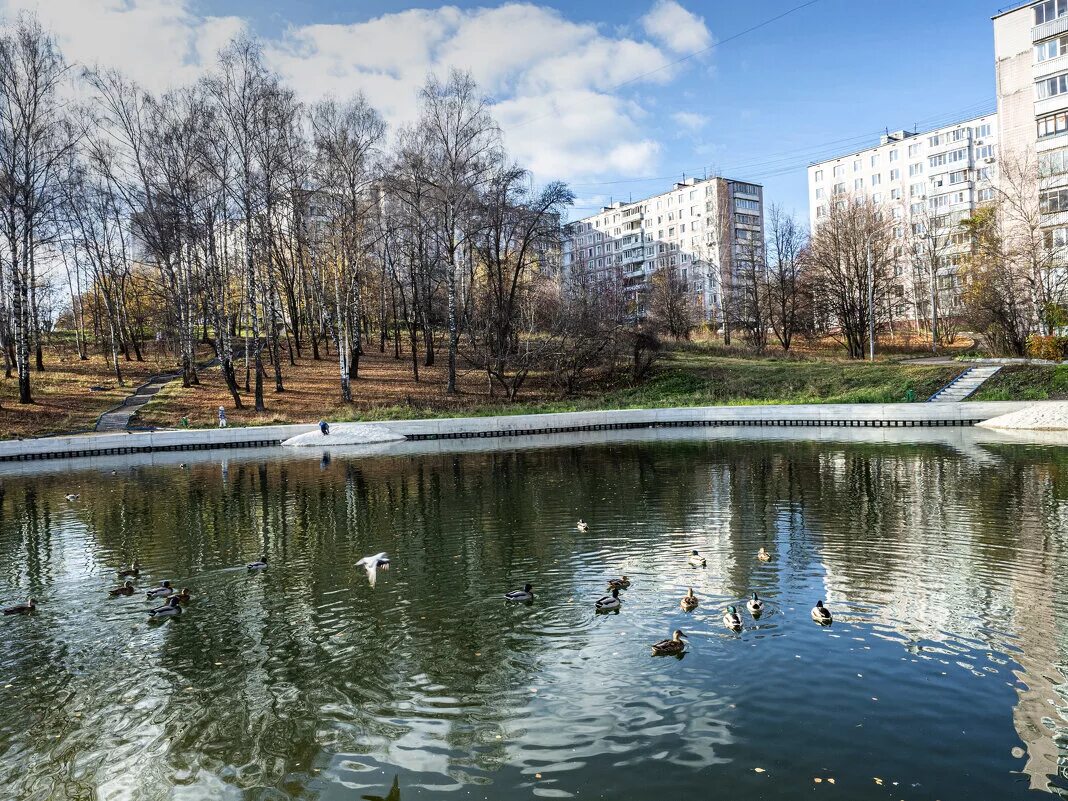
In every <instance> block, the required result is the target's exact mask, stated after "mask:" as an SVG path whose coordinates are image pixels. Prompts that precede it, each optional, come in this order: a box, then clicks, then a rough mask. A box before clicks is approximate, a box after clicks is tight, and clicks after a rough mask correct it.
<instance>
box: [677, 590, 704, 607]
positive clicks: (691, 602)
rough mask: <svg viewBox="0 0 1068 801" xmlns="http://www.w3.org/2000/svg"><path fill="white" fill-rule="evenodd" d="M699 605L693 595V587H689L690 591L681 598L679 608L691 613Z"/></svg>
mask: <svg viewBox="0 0 1068 801" xmlns="http://www.w3.org/2000/svg"><path fill="white" fill-rule="evenodd" d="M699 603H701V602H700V601H699V600H697V596H696V595H694V594H693V587H690V591H689V592H688V593H686V594H685V595H684V596H682V600H681V601H679V606H681V607H682V608H683V610H685V611H686V612H692V611H693V610H694V609H696V608H697V605H698V604H699Z"/></svg>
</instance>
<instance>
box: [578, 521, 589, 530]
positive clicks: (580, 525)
mask: <svg viewBox="0 0 1068 801" xmlns="http://www.w3.org/2000/svg"><path fill="white" fill-rule="evenodd" d="M575 528H577V529H578V530H579V531H589V530H590V526H589V524H588V523H587V522H586V521H585V520H583V519H582V518H579V521H578V522H577V523H576V524H575Z"/></svg>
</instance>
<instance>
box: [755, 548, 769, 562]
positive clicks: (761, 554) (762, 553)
mask: <svg viewBox="0 0 1068 801" xmlns="http://www.w3.org/2000/svg"><path fill="white" fill-rule="evenodd" d="M757 559H759V560H760V561H761V562H770V561H771V554H770V553H768V552H767V551H766V550H765V549H764V548H763V547H762V548H761V549H760V550H759V551H757Z"/></svg>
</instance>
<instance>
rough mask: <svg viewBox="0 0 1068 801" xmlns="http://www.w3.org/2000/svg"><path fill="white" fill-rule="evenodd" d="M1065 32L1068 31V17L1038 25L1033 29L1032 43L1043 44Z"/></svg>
mask: <svg viewBox="0 0 1068 801" xmlns="http://www.w3.org/2000/svg"><path fill="white" fill-rule="evenodd" d="M1065 31H1068V17H1061V18H1060V19H1051V20H1050V21H1049V22H1043V23H1042V24H1041V25H1036V26H1035V27H1033V28H1032V29H1031V41H1032V42H1041V41H1042V40H1043V39H1048V38H1049V37H1051V36H1056V35H1057V34H1059V33H1064V32H1065Z"/></svg>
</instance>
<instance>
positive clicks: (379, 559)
mask: <svg viewBox="0 0 1068 801" xmlns="http://www.w3.org/2000/svg"><path fill="white" fill-rule="evenodd" d="M356 564H357V566H359V567H366V568H367V569H368V570H377V569H378V568H380V567H383V568H388V567H389V554H388V553H386V552H385V551H382V553H376V554H375V555H374V556H365V557H364V558H363V559H361V560H360V561H358V562H357V563H356Z"/></svg>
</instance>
